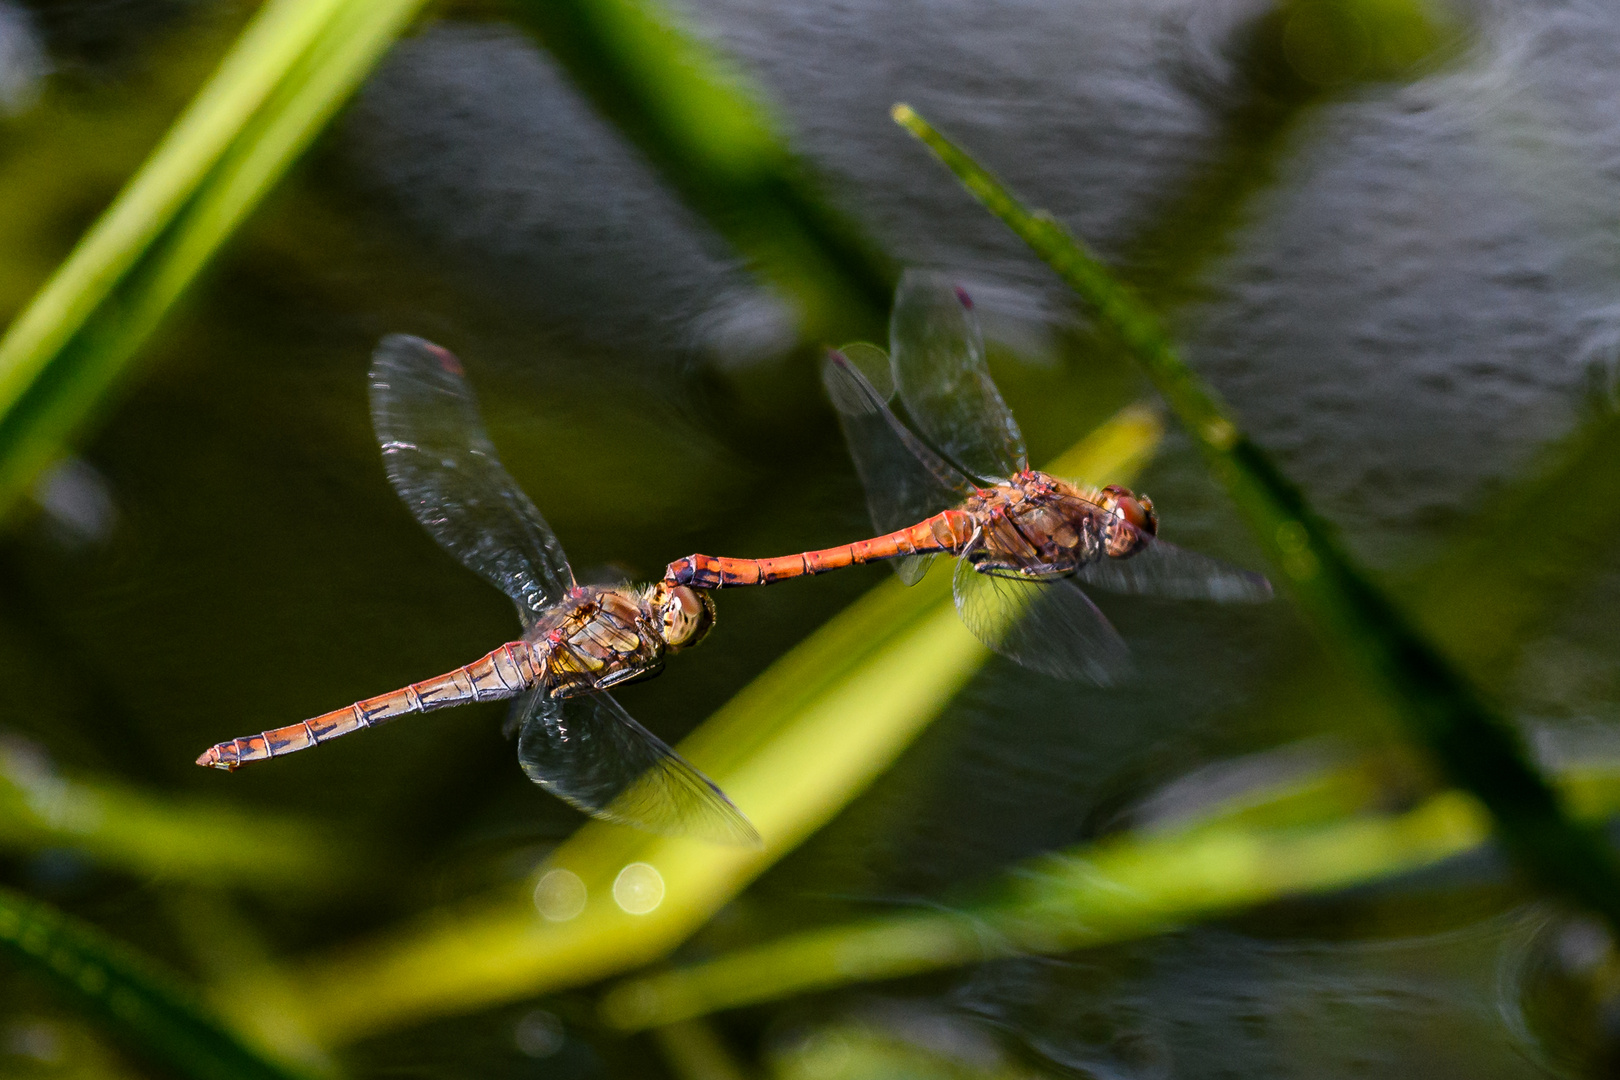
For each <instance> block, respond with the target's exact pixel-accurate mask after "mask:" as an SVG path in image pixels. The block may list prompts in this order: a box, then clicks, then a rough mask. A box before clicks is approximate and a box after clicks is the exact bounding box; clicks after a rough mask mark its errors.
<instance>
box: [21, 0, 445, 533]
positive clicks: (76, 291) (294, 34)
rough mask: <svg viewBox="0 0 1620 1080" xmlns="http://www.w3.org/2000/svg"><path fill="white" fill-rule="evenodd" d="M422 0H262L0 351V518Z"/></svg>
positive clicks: (56, 453) (86, 416) (55, 454)
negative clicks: (261, 5) (265, 1)
mask: <svg viewBox="0 0 1620 1080" xmlns="http://www.w3.org/2000/svg"><path fill="white" fill-rule="evenodd" d="M421 4H422V0H373V2H362V0H270V3H268V4H267V5H266V6H265V7H264V8H263V9H262V10H261V11H260V12H259V14H258V15H257V16H256V17H255V18H254V20H253V21H252V23H250V24H249V26H248V27H247V29H246V30H245V31H244V32H243V34H242V36H241V37H240V38H239V39H238V40H237V42H236V44H235V46H234V47H233V48H232V50H231V52H230V53H229V54H228V55H227V56H226V58H225V59H224V61H223V62H222V63H221V64H220V67H219V69H218V70H217V71H216V72H215V74H214V76H213V78H212V79H210V81H209V82H208V84H207V85H206V86H204V87H203V89H202V90H201V91H200V92H199V93H198V95H197V97H196V98H195V99H194V100H193V102H192V104H191V106H190V107H189V108H188V109H187V110H186V112H185V113H184V114H183V115H182V116H181V117H180V119H179V120H178V121H176V123H175V125H174V127H173V128H171V129H170V131H169V133H168V134H167V135H166V136H165V137H164V139H163V141H162V142H161V143H160V144H159V145H158V147H157V149H156V150H154V151H153V153H152V156H151V157H150V158H148V159H147V161H146V163H145V164H144V165H143V166H142V167H141V169H140V171H139V172H137V173H136V175H135V176H134V177H133V178H132V179H131V180H130V182H129V184H128V185H127V186H126V187H125V189H124V190H123V191H122V192H121V193H120V194H119V196H118V198H117V199H115V200H114V202H113V204H112V205H111V206H110V207H109V208H108V209H107V211H106V212H105V213H104V214H103V215H102V216H101V218H100V219H99V220H98V221H97V222H96V224H95V225H94V226H92V227H91V229H90V231H89V232H88V233H86V234H85V237H84V238H83V240H81V241H80V243H79V245H78V246H77V247H76V248H75V249H74V251H73V253H72V254H71V255H70V256H69V257H68V259H67V261H66V262H64V263H63V264H62V266H61V267H60V268H59V269H58V270H57V272H56V273H55V275H53V276H52V278H51V280H50V281H49V282H47V283H46V285H45V286H44V288H43V289H41V291H40V292H39V294H38V295H37V296H36V297H35V298H34V300H33V301H32V302H31V303H30V304H29V305H28V307H26V308H25V309H24V310H23V312H22V314H21V315H19V316H18V317H17V319H16V320H15V321H14V322H13V323H12V325H11V326H10V327H9V328H8V330H7V331H6V335H5V337H4V338H3V339H0V514H4V513H6V512H9V511H10V510H11V509H12V508H13V507H14V506H15V504H16V501H17V499H18V498H19V497H20V496H21V495H22V494H23V493H24V492H25V491H26V490H27V488H28V485H29V484H30V483H32V482H33V480H34V478H35V477H37V476H38V475H39V473H40V472H41V471H42V470H43V469H44V468H45V467H47V466H48V465H49V464H50V463H51V462H52V461H53V460H54V459H55V458H56V457H58V456H60V455H61V454H62V453H63V451H64V449H65V447H66V445H67V444H68V442H69V441H70V440H71V439H73V438H74V437H75V436H76V435H77V433H78V432H79V431H80V429H81V428H82V426H83V425H84V423H85V422H86V421H87V420H88V419H89V417H90V416H91V415H92V414H93V413H94V412H95V410H96V409H97V408H98V407H99V406H100V405H101V403H102V402H103V400H104V399H105V397H106V395H107V393H108V392H109V390H110V389H111V388H112V387H113V385H114V384H115V382H116V380H117V378H118V376H119V375H120V374H121V373H122V371H123V370H124V369H125V368H126V367H127V366H128V364H129V362H130V361H131V360H132V359H133V358H134V357H135V355H136V354H137V353H138V351H139V349H140V347H141V346H142V345H143V344H144V343H145V341H146V339H147V337H148V336H149V335H150V334H151V332H152V331H153V330H154V329H155V328H156V326H157V325H158V323H159V321H160V320H161V319H162V317H163V316H164V315H165V314H166V313H167V312H168V310H169V309H170V308H171V307H172V306H173V304H174V302H175V301H176V300H177V299H178V298H179V297H180V295H181V294H182V293H183V292H184V291H185V289H186V288H187V287H188V286H189V285H190V284H191V282H192V281H193V280H195V278H196V275H197V273H198V272H199V271H200V270H201V269H202V268H203V266H205V265H206V264H207V262H208V260H209V259H210V258H211V257H212V256H213V255H214V254H215V253H216V252H217V251H218V250H219V249H220V247H221V246H222V245H223V244H224V243H225V242H226V241H227V240H228V239H229V238H230V236H231V235H232V234H233V233H234V231H235V229H236V228H237V227H238V226H239V225H240V224H241V222H242V221H243V220H244V219H245V218H246V217H247V215H248V214H250V213H251V212H252V211H253V209H254V208H255V207H257V206H258V204H259V202H260V201H261V200H262V199H263V197H264V195H265V193H266V192H268V191H269V190H270V188H271V187H273V186H274V184H275V182H276V181H277V180H278V179H280V177H281V176H282V175H283V174H284V173H285V171H286V169H287V168H288V167H289V166H290V165H291V164H292V162H293V161H294V160H296V158H297V157H298V155H299V153H300V152H301V151H302V150H303V149H304V148H305V147H306V146H308V145H309V143H310V141H311V140H312V139H313V138H314V137H315V135H316V134H318V133H319V132H320V130H321V129H322V127H323V126H324V125H325V123H326V121H327V120H329V119H330V118H331V116H332V114H333V113H334V112H335V111H336V109H337V108H338V107H339V106H340V105H341V104H342V103H343V102H344V101H346V100H347V99H348V97H349V96H350V95H351V94H352V93H353V91H354V89H355V88H356V87H357V86H358V85H359V83H360V81H361V79H363V78H364V76H365V75H366V73H367V72H369V71H370V70H371V68H372V67H373V66H375V64H376V62H377V60H378V59H380V58H381V56H382V55H383V53H384V52H385V51H386V50H387V48H388V46H389V44H391V43H392V41H393V40H394V38H395V37H397V36H398V34H399V33H400V32H401V31H402V30H403V29H404V27H405V26H406V25H407V24H408V23H409V21H410V19H411V18H412V17H413V16H414V15H415V14H416V12H417V11H418V10H419V8H420V7H421Z"/></svg>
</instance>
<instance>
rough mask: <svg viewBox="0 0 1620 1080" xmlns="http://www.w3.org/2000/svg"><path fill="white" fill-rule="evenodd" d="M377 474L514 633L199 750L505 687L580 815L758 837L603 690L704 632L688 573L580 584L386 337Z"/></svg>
mask: <svg viewBox="0 0 1620 1080" xmlns="http://www.w3.org/2000/svg"><path fill="white" fill-rule="evenodd" d="M370 379H371V415H372V422H373V425H374V426H375V428H376V431H377V439H378V441H379V442H380V443H381V445H382V455H383V464H384V466H385V467H386V469H387V472H388V479H389V481H390V482H391V483H392V484H393V486H394V490H395V491H396V492H398V493H399V496H400V498H401V499H403V500H404V501H405V504H406V505H407V506H408V507H410V510H411V513H412V514H414V515H415V516H416V519H417V521H419V522H421V524H422V525H423V526H424V527H425V528H426V529H427V531H428V532H429V533H430V534H431V535H432V536H433V538H434V539H435V540H437V541H438V542H439V544H440V545H441V546H443V547H444V548H445V549H446V550H447V551H449V552H450V553H451V554H452V555H454V556H455V557H456V558H458V559H460V560H461V562H462V563H463V564H464V565H465V566H466V567H467V568H468V569H470V570H473V571H474V572H476V573H478V574H480V575H482V576H483V577H484V578H486V579H487V580H489V581H490V582H491V583H492V584H494V585H495V586H496V587H497V588H499V589H500V590H501V591H502V592H505V593H506V594H507V595H508V596H509V597H511V598H512V601H513V602H514V603H515V604H516V605H517V611H518V618H519V620H520V621H521V622H522V624H523V636H522V637H521V638H518V639H517V640H515V641H509V642H507V643H506V644H504V645H502V646H501V647H500V648H498V649H496V650H494V651H493V652H491V653H489V654H488V655H486V656H484V657H483V658H481V659H479V660H475V661H474V662H472V663H471V664H467V665H466V666H464V667H459V668H456V669H455V670H454V671H451V672H448V673H446V674H444V675H439V676H436V677H434V678H431V679H426V680H424V681H422V682H418V683H413V684H411V685H410V686H406V687H403V688H401V689H399V690H395V691H392V692H391V693H387V694H382V695H380V696H378V697H373V698H367V699H366V700H364V701H357V702H355V703H354V704H353V705H349V706H347V707H346V708H342V709H337V710H334V711H333V712H329V713H324V714H322V715H321V716H317V717H315V718H313V719H311V720H305V721H304V722H303V723H300V724H292V725H290V726H288V727H283V728H277V729H275V730H273V731H265V732H261V733H260V734H258V735H251V736H247V737H245V738H240V739H232V740H231V741H229V742H223V743H220V744H218V745H217V746H213V747H211V748H209V749H208V750H207V751H205V752H204V753H203V755H202V756H201V757H199V758H198V759H197V764H199V765H207V766H212V767H214V768H217V769H226V770H231V769H235V768H237V767H239V766H241V765H245V764H248V763H249V762H254V761H264V760H268V759H270V758H274V757H281V756H283V755H285V754H290V753H292V752H294V751H296V750H304V749H307V748H309V747H311V746H315V745H317V744H319V743H323V742H327V741H330V740H332V739H335V738H337V737H338V736H340V735H347V734H349V733H351V732H355V731H359V730H361V729H362V728H369V727H374V726H376V725H377V724H379V723H382V722H383V721H385V720H392V719H394V718H395V717H399V716H404V715H407V714H409V713H419V712H429V711H431V710H434V709H442V708H446V707H448V706H451V705H461V704H464V703H467V702H473V701H492V700H497V699H501V698H514V697H515V698H517V699H518V701H517V702H516V704H515V706H514V708H513V710H512V714H511V718H510V720H509V723H508V731H509V732H510V731H511V730H516V731H517V732H518V759H519V761H520V762H521V764H522V766H523V770H524V772H526V773H527V774H528V776H529V778H530V779H531V780H533V781H534V782H535V783H537V784H539V785H540V786H541V787H543V788H545V789H546V790H548V791H550V792H551V793H552V794H554V795H556V796H558V797H559V798H561V799H563V800H564V801H566V802H568V803H571V804H572V805H574V806H576V807H578V808H579V809H581V810H583V811H585V812H586V813H588V814H591V815H593V816H595V817H599V818H603V819H606V820H609V821H617V822H621V823H623V824H627V825H635V826H638V827H640V828H644V829H649V830H652V831H654V832H669V833H690V834H693V835H698V836H703V837H705V838H708V839H712V840H718V841H722V842H729V843H742V844H758V843H759V836H758V834H757V833H756V832H755V831H754V827H753V826H752V825H751V824H749V822H748V819H747V818H745V817H744V816H743V815H742V813H741V812H740V811H739V810H738V809H737V808H736V807H735V806H733V805H732V803H731V800H729V799H727V798H726V796H725V794H724V793H723V792H721V790H720V789H719V788H718V787H716V786H715V785H714V783H713V782H712V781H710V780H709V779H708V778H707V777H705V776H704V775H703V774H702V773H700V772H698V770H697V769H695V768H694V767H693V766H692V765H691V764H690V763H688V762H687V761H686V759H684V758H682V757H681V756H680V755H679V754H677V753H676V752H675V751H674V750H672V749H670V748H669V747H668V746H667V745H665V744H664V742H663V741H662V740H660V739H659V738H658V737H657V736H656V735H654V734H652V733H651V732H650V731H648V730H647V729H646V728H644V727H642V726H641V725H640V724H638V723H636V721H635V720H634V719H632V718H631V716H630V714H629V713H627V712H625V711H624V709H623V707H621V706H620V705H619V703H618V702H617V701H615V700H614V699H613V696H612V695H611V694H609V693H607V691H608V689H609V688H610V687H614V686H618V685H619V684H621V683H625V682H629V681H630V680H632V679H643V678H647V677H649V676H652V675H656V674H657V673H658V672H659V671H660V670H662V668H663V664H664V658H665V657H666V656H667V655H669V654H671V653H676V652H680V651H681V650H682V649H688V648H691V647H692V646H693V645H696V644H697V643H698V642H700V641H702V640H703V637H704V635H705V634H707V633H708V631H709V628H710V627H711V626H712V625H713V623H714V604H713V602H712V601H711V600H710V599H709V597H708V595H707V594H706V593H703V592H701V591H699V590H697V589H694V588H692V587H690V586H686V585H680V584H677V583H674V582H669V581H661V582H659V583H658V584H656V585H652V586H648V587H646V588H635V587H632V586H628V585H620V586H580V585H578V584H576V583H575V581H574V575H573V572H572V571H571V570H570V569H569V567H568V560H567V559H566V558H564V556H563V553H562V548H561V546H560V545H559V544H558V543H557V538H556V537H555V536H554V535H553V534H552V531H551V528H550V527H549V526H548V525H547V524H546V521H545V519H544V518H543V517H541V516H540V511H539V510H538V509H536V508H535V505H534V503H533V502H532V501H530V499H529V497H528V496H527V495H525V494H524V493H523V489H522V488H520V487H519V486H518V484H517V481H515V480H514V479H513V478H512V476H511V474H509V473H508V472H507V471H506V469H505V467H504V466H502V464H501V461H500V458H499V457H498V456H497V455H496V452H495V446H494V444H493V443H492V442H491V441H490V439H489V436H488V434H486V433H485V431H484V424H483V421H482V419H481V418H480V416H479V412H478V405H477V402H476V400H475V399H474V397H473V392H472V388H471V387H470V386H469V385H468V384H467V381H466V378H465V377H464V374H463V372H462V369H461V364H460V362H459V361H457V359H456V358H455V357H454V356H453V355H451V354H450V353H449V352H448V351H447V350H445V349H442V348H440V347H439V346H437V345H434V344H432V343H431V342H427V341H423V340H422V339H421V338H414V337H407V336H405V335H403V334H394V335H390V336H389V337H386V338H384V339H383V341H382V343H381V344H380V345H379V346H378V347H377V351H376V353H375V355H374V356H373V358H372V364H371V375H370Z"/></svg>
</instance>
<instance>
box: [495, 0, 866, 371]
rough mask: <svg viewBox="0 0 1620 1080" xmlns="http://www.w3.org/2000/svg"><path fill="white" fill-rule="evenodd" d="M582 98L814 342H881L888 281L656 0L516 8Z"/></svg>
mask: <svg viewBox="0 0 1620 1080" xmlns="http://www.w3.org/2000/svg"><path fill="white" fill-rule="evenodd" d="M514 7H515V10H516V12H517V14H518V16H519V17H520V19H522V20H523V22H524V23H525V24H526V25H527V26H528V27H529V28H530V29H532V30H533V31H534V33H535V35H536V36H537V37H538V38H539V40H540V42H541V43H542V44H543V45H544V46H545V47H546V49H547V50H548V51H550V53H551V54H552V55H553V56H555V57H556V58H557V60H558V62H559V63H561V64H562V66H563V68H564V69H565V70H566V71H567V72H568V74H569V76H570V78H572V79H573V80H574V82H575V84H576V85H577V86H578V87H579V88H580V90H581V91H582V92H583V93H584V94H585V96H586V97H587V98H589V99H590V101H591V103H592V104H593V105H595V107H596V108H597V109H598V110H599V111H600V112H601V113H602V115H603V116H605V117H607V118H608V119H609V120H610V121H612V123H613V124H614V125H615V126H616V127H617V128H618V129H619V130H620V131H621V132H623V133H624V134H625V135H626V136H627V137H628V138H629V139H630V140H631V141H632V142H633V143H635V144H636V145H637V146H638V147H639V148H640V149H641V151H642V152H643V153H644V154H646V155H647V157H648V158H649V159H650V160H651V161H652V163H653V164H654V165H655V166H657V168H658V169H659V171H660V172H661V174H662V175H663V176H664V178H665V179H667V180H668V181H669V182H670V183H671V184H672V185H673V186H674V187H675V189H676V191H678V192H679V193H680V195H681V197H682V198H684V199H685V200H686V201H687V203H688V204H689V205H691V206H692V207H693V208H694V209H695V210H697V211H698V212H699V213H700V214H702V215H703V217H704V219H705V220H707V221H708V222H709V223H710V224H711V225H713V226H714V227H715V228H716V229H717V230H718V231H719V232H720V233H721V235H723V236H724V237H725V238H726V239H727V240H729V241H730V242H731V243H732V244H733V245H734V246H735V247H736V249H737V250H738V251H739V252H741V253H742V255H743V256H744V257H745V258H747V259H749V260H750V261H751V263H752V264H753V266H754V267H755V269H757V270H758V271H759V273H760V274H761V275H762V276H763V277H764V278H765V279H766V280H768V281H770V282H771V283H772V284H773V285H775V286H776V288H777V289H778V290H780V292H781V294H782V295H783V296H784V297H786V298H787V299H789V300H790V301H792V302H793V303H794V304H795V305H796V306H797V307H798V309H799V314H800V333H801V336H802V338H803V340H805V341H807V342H811V343H822V344H827V343H832V342H841V341H851V340H857V339H859V340H874V341H875V340H881V339H882V335H883V332H884V325H885V319H886V318H887V314H888V310H889V301H890V297H891V295H892V293H893V291H894V282H895V272H894V270H893V268H892V267H891V266H890V265H889V263H888V260H887V259H886V257H885V256H884V255H883V254H882V253H881V252H880V251H879V250H878V249H877V248H876V247H874V246H873V245H872V244H871V243H870V242H869V241H868V240H867V239H866V238H865V237H864V236H862V235H861V233H860V232H859V230H858V229H857V228H856V227H855V226H854V225H853V224H852V223H851V222H850V221H848V220H847V219H845V218H844V217H843V216H842V215H841V214H839V213H838V212H837V211H835V210H833V209H832V208H831V206H830V205H829V204H828V203H827V201H826V199H825V196H824V194H823V193H822V192H821V191H820V190H819V189H818V185H817V183H816V181H815V180H814V179H813V177H812V175H811V172H810V169H809V167H808V166H807V165H806V164H805V162H804V161H802V160H801V159H800V158H799V157H797V156H796V155H795V154H794V153H793V152H792V151H791V149H790V148H789V146H788V144H787V141H786V140H785V139H784V138H783V137H782V135H781V133H780V131H779V126H778V124H777V121H776V119H775V117H773V116H772V115H771V114H770V113H769V111H768V110H767V109H766V108H765V107H764V106H763V105H761V104H760V103H759V101H760V95H759V93H758V92H757V91H756V90H755V89H754V88H752V87H750V86H749V85H748V83H747V80H746V79H745V78H744V77H743V76H742V74H741V73H740V72H739V71H738V69H737V68H736V66H735V65H734V64H732V63H731V62H729V61H728V60H727V59H726V58H725V57H723V56H722V55H721V54H720V53H719V51H718V50H716V49H714V48H712V47H711V46H709V45H708V44H707V43H705V42H703V41H702V40H700V39H699V38H698V37H697V36H696V35H695V34H693V33H692V32H691V31H690V30H688V29H686V28H685V27H683V26H682V25H681V23H680V20H679V19H678V18H677V17H676V15H675V13H674V12H672V11H670V10H668V9H667V8H665V7H664V6H663V5H662V4H660V3H658V2H656V0H517V3H516V4H515V5H514Z"/></svg>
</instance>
